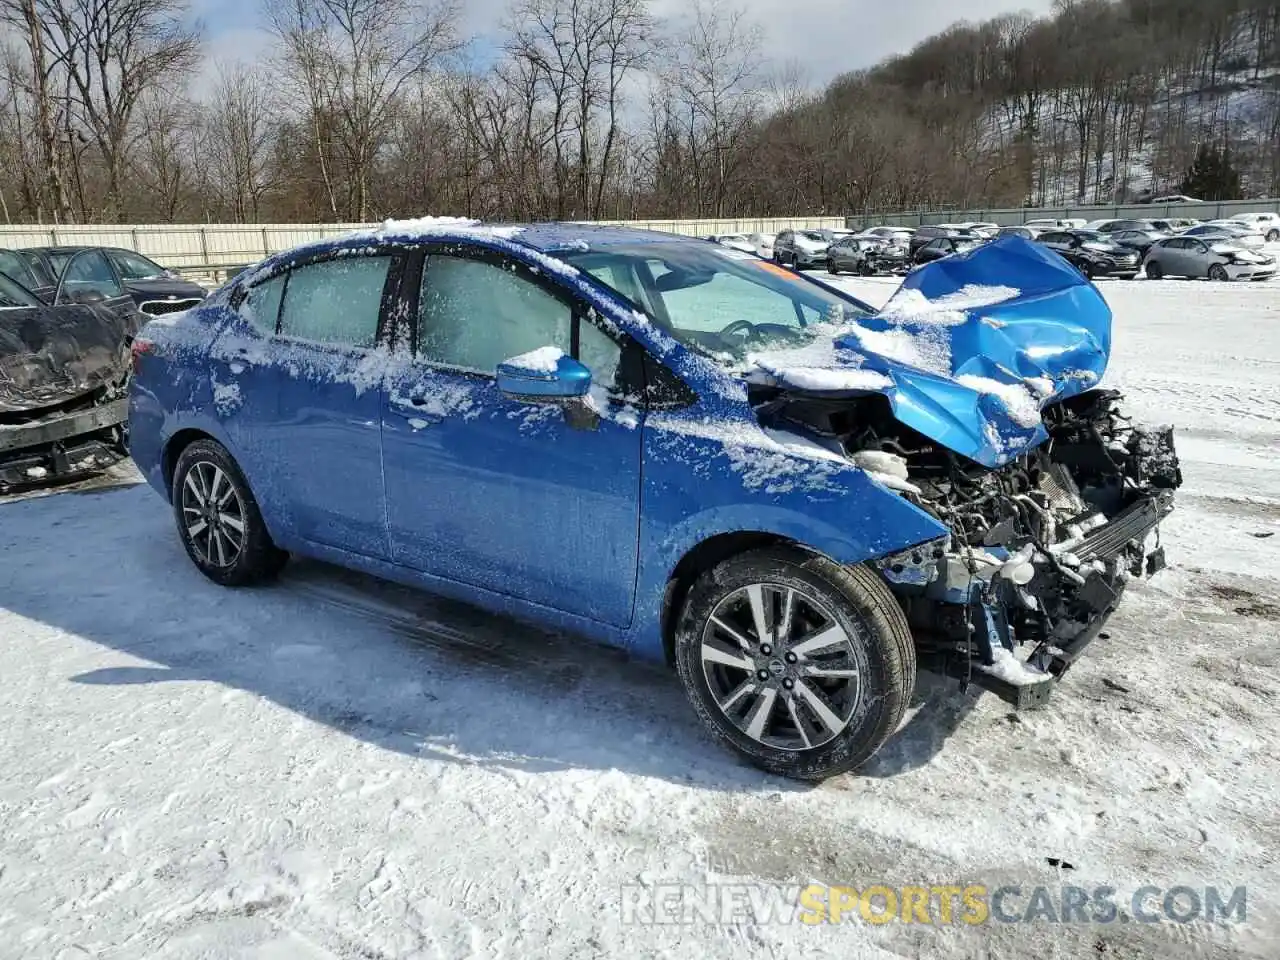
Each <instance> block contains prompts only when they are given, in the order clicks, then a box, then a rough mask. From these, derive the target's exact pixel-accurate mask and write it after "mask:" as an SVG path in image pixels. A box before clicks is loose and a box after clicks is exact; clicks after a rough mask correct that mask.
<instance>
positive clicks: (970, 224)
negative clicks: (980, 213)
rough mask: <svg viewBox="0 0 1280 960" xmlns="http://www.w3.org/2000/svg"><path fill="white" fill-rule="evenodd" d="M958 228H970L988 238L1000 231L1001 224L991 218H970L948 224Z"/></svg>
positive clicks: (971, 230)
mask: <svg viewBox="0 0 1280 960" xmlns="http://www.w3.org/2000/svg"><path fill="white" fill-rule="evenodd" d="M947 226H953V227H955V228H956V229H958V230H968V231H969V232H970V233H976V234H978V236H980V237H986V238H988V239H990V238H992V237H994V236H995V235H996V234H998V233H999V232H1000V224H998V223H992V222H990V221H989V220H968V221H965V222H964V223H955V224H947Z"/></svg>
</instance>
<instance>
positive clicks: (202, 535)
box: [171, 440, 289, 587]
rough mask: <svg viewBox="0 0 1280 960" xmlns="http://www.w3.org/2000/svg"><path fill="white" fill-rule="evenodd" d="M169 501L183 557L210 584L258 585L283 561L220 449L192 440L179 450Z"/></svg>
mask: <svg viewBox="0 0 1280 960" xmlns="http://www.w3.org/2000/svg"><path fill="white" fill-rule="evenodd" d="M171 499H172V501H173V512H174V517H175V519H176V520H177V523H178V536H179V537H181V538H182V545H183V546H184V547H186V549H187V556H189V557H190V558H191V561H192V563H194V564H195V565H196V567H197V568H199V570H200V572H201V573H203V574H204V575H205V576H206V577H208V578H209V579H210V580H212V581H214V583H220V584H222V585H223V586H224V587H239V586H245V585H248V584H252V583H261V582H263V581H266V580H270V579H272V578H273V577H275V576H276V574H278V573H279V572H280V569H281V568H282V567H283V566H284V563H285V561H286V560H287V559H288V556H289V555H288V554H287V553H285V552H284V551H283V550H280V549H279V548H278V547H276V545H275V543H273V542H272V540H271V535H270V534H269V533H268V532H267V526H266V524H265V523H263V521H262V514H261V512H260V511H259V510H258V502H257V500H255V499H254V496H253V492H252V491H251V490H250V489H249V484H248V482H247V481H246V480H245V478H244V474H242V473H241V472H240V468H239V467H238V466H236V462H235V460H233V459H232V457H231V454H229V453H228V452H227V450H226V448H225V447H223V446H222V444H220V443H217V442H215V441H213V440H197V441H195V442H194V443H192V444H190V445H189V446H188V447H187V448H186V449H184V450H183V451H182V454H181V456H179V457H178V463H177V465H176V466H175V467H174V470H173V488H172V496H171Z"/></svg>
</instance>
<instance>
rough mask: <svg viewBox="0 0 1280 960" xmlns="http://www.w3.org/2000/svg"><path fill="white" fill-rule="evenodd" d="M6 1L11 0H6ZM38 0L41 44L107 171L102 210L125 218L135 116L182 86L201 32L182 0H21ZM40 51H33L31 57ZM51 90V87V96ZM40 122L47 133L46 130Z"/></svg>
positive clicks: (73, 115)
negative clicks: (156, 95) (155, 97)
mask: <svg viewBox="0 0 1280 960" xmlns="http://www.w3.org/2000/svg"><path fill="white" fill-rule="evenodd" d="M6 2H8V0H6ZM20 2H24V3H25V4H26V6H27V7H28V8H30V7H31V6H32V5H34V8H35V12H36V13H37V14H38V16H39V20H40V28H41V33H42V35H43V44H42V45H41V46H42V47H43V49H44V50H46V51H47V55H48V56H49V57H51V58H52V59H53V60H54V61H56V64H57V66H58V68H59V69H60V70H62V71H63V72H64V74H65V82H66V87H67V89H68V91H69V96H68V100H67V103H66V107H67V113H68V123H77V124H79V125H80V126H81V127H82V128H83V129H84V130H85V131H87V134H88V136H89V137H91V138H92V139H93V141H94V143H95V145H96V147H97V150H98V153H99V155H100V158H101V160H102V163H103V166H104V167H105V170H106V205H105V213H106V215H107V217H108V218H109V219H117V220H118V219H120V218H123V217H124V216H125V215H126V213H127V211H126V207H125V197H124V193H123V189H122V185H123V179H124V172H125V169H126V167H127V164H128V156H127V153H128V149H129V146H130V137H131V129H130V122H131V121H132V119H133V116H134V111H135V110H136V109H137V108H138V105H139V103H140V102H141V101H142V98H143V97H144V96H145V95H146V94H148V93H152V92H156V91H160V90H169V89H172V88H174V87H176V86H179V85H180V84H181V83H182V81H183V80H184V75H185V72H186V71H187V70H189V69H190V68H191V67H192V66H193V65H194V64H195V62H196V60H197V59H198V56H199V50H200V37H199V34H198V33H197V32H196V31H195V30H194V29H192V28H191V27H190V26H188V25H187V24H186V23H185V22H184V17H185V14H186V6H185V3H184V2H183V0H111V2H110V3H107V2H104V0H20ZM35 56H36V51H35V50H34V49H33V57H35ZM47 97H48V94H47V93H46V98H47ZM41 124H42V136H45V135H46V134H45V132H44V130H43V126H44V121H41Z"/></svg>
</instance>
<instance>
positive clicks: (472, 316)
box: [382, 246, 642, 625]
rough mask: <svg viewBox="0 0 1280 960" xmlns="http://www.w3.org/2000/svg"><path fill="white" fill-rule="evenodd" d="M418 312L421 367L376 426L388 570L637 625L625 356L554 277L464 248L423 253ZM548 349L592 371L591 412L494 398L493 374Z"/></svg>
mask: <svg viewBox="0 0 1280 960" xmlns="http://www.w3.org/2000/svg"><path fill="white" fill-rule="evenodd" d="M414 314H415V315H416V324H415V325H414V326H415V331H414V333H413V334H412V336H413V340H414V342H413V344H412V345H411V348H412V351H413V354H414V360H413V362H412V363H411V364H409V365H408V366H407V367H406V368H405V369H400V370H398V371H397V372H395V373H393V375H392V376H391V378H390V381H389V384H388V390H387V394H386V397H385V400H384V406H383V417H382V424H383V457H384V465H385V467H384V474H385V477H386V489H387V515H388V522H389V529H390V537H391V550H392V556H393V558H394V559H395V561H396V562H397V563H401V564H403V565H405V566H409V567H413V568H415V569H417V570H422V571H424V572H426V573H429V574H432V575H435V576H438V577H442V578H446V579H449V580H453V581H457V582H461V583H466V584H469V585H472V586H475V587H480V588H483V589H485V590H490V591H493V592H495V593H498V594H503V595H506V596H509V597H514V598H517V599H520V600H524V601H529V602H533V603H537V604H541V605H544V606H547V607H551V608H553V609H557V610H561V611H564V612H567V613H571V614H576V615H579V616H583V617H587V618H590V619H593V620H597V621H601V622H604V623H610V624H615V625H625V624H627V623H629V622H630V619H631V611H632V603H633V599H634V593H635V575H636V562H637V543H638V534H639V517H640V511H639V502H640V451H641V433H640V426H641V424H640V419H641V418H642V414H641V413H640V412H639V411H626V412H625V413H623V414H622V415H618V413H617V409H618V407H617V401H616V399H615V396H616V395H619V394H620V393H621V392H622V391H623V390H624V389H625V384H623V383H622V382H621V375H620V372H619V370H620V367H621V366H622V363H621V358H622V356H623V349H624V348H623V347H622V346H621V345H620V344H619V342H617V341H615V340H614V339H613V338H612V337H611V336H609V335H607V334H606V333H605V332H604V331H603V330H602V329H601V328H600V327H598V326H595V325H594V324H593V323H592V322H591V320H590V319H589V318H588V316H587V311H586V310H585V309H584V308H583V305H582V304H581V303H579V302H578V301H577V300H575V299H574V297H572V296H571V295H569V294H568V293H567V292H566V291H563V290H561V289H559V288H558V287H557V286H556V285H555V284H554V283H552V282H551V281H550V280H549V279H548V278H547V277H546V276H545V275H538V274H535V273H534V272H533V271H532V270H531V269H530V268H529V267H527V266H526V265H524V264H523V263H520V262H518V261H516V260H514V259H510V258H507V257H505V256H502V255H499V254H496V253H493V252H490V251H482V250H480V249H478V248H471V247H466V246H451V247H449V248H447V249H440V250H435V251H430V252H429V253H428V254H427V256H426V257H425V263H424V265H423V269H422V272H421V280H420V297H419V298H418V304H417V307H416V310H415V311H414ZM541 347H556V348H559V349H560V350H561V351H563V352H564V353H565V354H568V355H572V356H575V357H577V358H578V359H579V360H581V361H582V362H583V363H584V364H586V365H587V367H588V368H590V370H591V372H592V378H593V388H592V394H591V396H590V398H585V399H582V400H571V401H553V402H543V403H531V402H527V401H523V400H518V399H514V398H511V397H508V396H506V395H504V394H503V393H502V392H501V391H499V390H498V387H497V383H496V379H495V376H494V371H495V368H496V367H497V365H498V364H499V363H500V362H501V361H503V360H506V359H509V358H512V357H515V356H518V355H520V354H524V353H528V352H530V351H532V350H536V349H538V348H541ZM627 349H628V350H630V349H635V348H633V347H628V348H627ZM601 412H603V413H604V414H605V415H604V416H599V413H601Z"/></svg>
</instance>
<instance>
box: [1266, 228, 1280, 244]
mask: <svg viewBox="0 0 1280 960" xmlns="http://www.w3.org/2000/svg"><path fill="white" fill-rule="evenodd" d="M1267 243H1280V229H1274V230H1268V231H1267Z"/></svg>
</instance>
